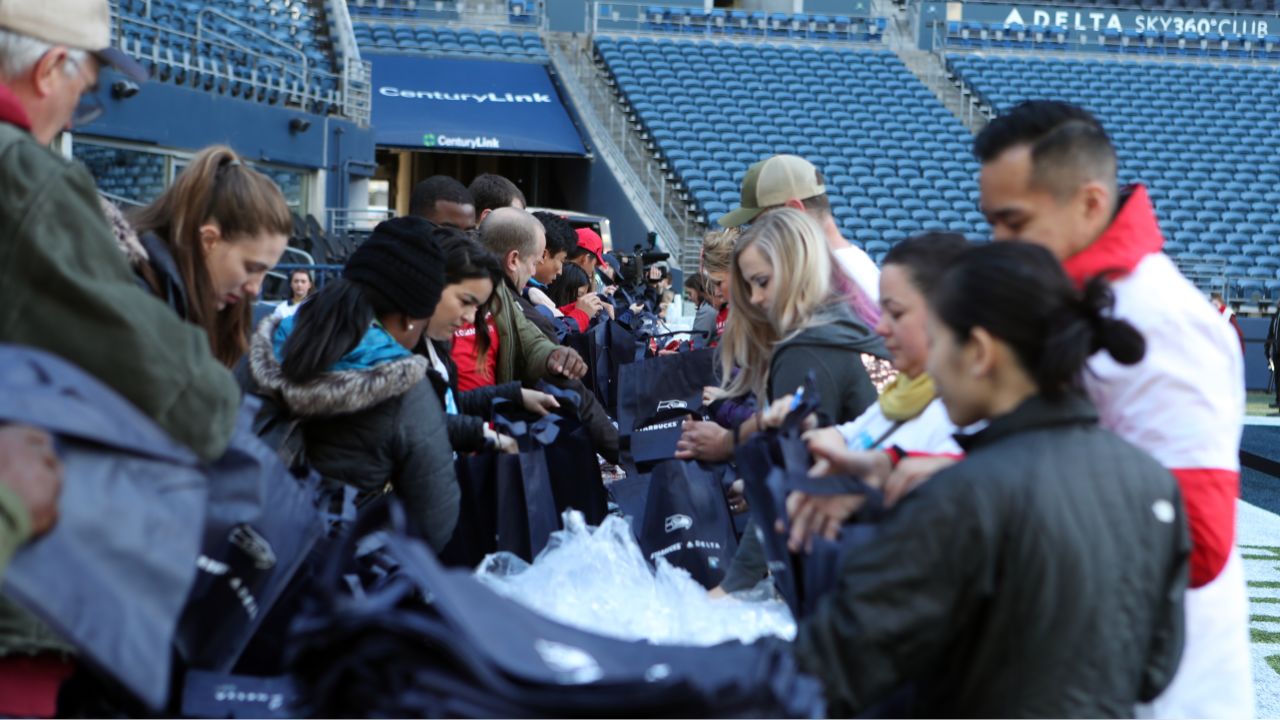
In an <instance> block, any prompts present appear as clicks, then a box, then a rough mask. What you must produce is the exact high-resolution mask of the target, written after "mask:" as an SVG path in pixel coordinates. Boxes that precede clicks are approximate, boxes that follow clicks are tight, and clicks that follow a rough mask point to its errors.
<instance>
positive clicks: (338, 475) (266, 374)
mask: <svg viewBox="0 0 1280 720" xmlns="http://www.w3.org/2000/svg"><path fill="white" fill-rule="evenodd" d="M279 323H280V320H279V319H277V318H268V319H267V320H264V321H263V322H262V324H261V325H260V326H259V327H258V330H257V331H256V332H255V333H254V336H253V341H252V342H251V343H250V346H249V367H250V369H251V371H252V373H253V379H254V381H255V382H256V383H257V385H258V388H259V390H260V391H261V392H263V393H266V394H269V395H271V396H273V397H275V398H278V399H279V400H280V401H282V402H283V404H284V406H285V408H286V409H287V410H288V412H289V413H290V414H291V415H292V416H293V417H296V418H298V419H300V420H301V428H302V436H303V443H304V445H305V446H306V453H307V461H308V462H309V463H310V464H311V465H312V467H314V468H315V469H316V471H317V472H319V473H320V474H321V475H322V476H324V477H325V478H327V479H330V480H335V481H338V482H343V483H346V484H348V485H352V486H354V487H355V488H356V489H358V490H360V491H361V493H362V494H368V495H374V494H379V493H382V492H385V491H386V490H387V489H390V490H392V491H394V492H395V494H396V497H398V498H399V499H400V501H401V502H403V503H404V507H405V512H406V514H407V515H408V517H409V521H410V523H411V524H412V527H413V528H414V530H415V531H417V532H418V533H419V534H420V535H422V537H424V538H426V540H427V542H429V543H430V544H431V547H432V548H434V549H435V550H437V551H439V550H441V549H443V548H444V546H445V544H446V543H448V542H449V538H450V537H452V536H453V528H454V526H455V525H456V524H457V522H458V506H459V503H460V498H461V491H460V490H459V489H458V479H457V476H456V475H455V474H454V469H453V448H452V447H450V445H449V438H448V435H447V434H446V430H445V416H444V408H443V407H441V405H440V399H439V397H438V396H437V395H436V391H435V388H433V387H432V385H431V382H430V381H429V380H428V379H427V367H428V366H429V365H430V361H429V360H427V359H426V358H424V357H422V356H419V355H410V356H408V357H403V358H400V359H398V360H393V361H391V362H387V363H384V364H381V365H377V366H375V367H373V368H370V369H366V370H342V371H336V372H326V373H323V374H321V375H320V376H319V377H317V378H316V379H314V380H311V381H310V382H307V383H304V384H297V383H294V382H292V381H290V380H289V379H288V378H286V377H285V376H284V374H283V373H282V372H281V370H280V362H279V360H277V359H276V356H275V352H274V350H273V349H272V344H271V338H272V336H273V335H274V333H275V329H276V326H277V325H279Z"/></svg>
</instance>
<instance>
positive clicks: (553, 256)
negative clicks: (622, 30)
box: [527, 211, 578, 309]
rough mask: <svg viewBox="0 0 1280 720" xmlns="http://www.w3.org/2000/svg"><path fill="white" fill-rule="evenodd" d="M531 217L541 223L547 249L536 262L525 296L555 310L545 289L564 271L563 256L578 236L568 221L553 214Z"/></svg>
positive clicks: (537, 214) (545, 213)
mask: <svg viewBox="0 0 1280 720" xmlns="http://www.w3.org/2000/svg"><path fill="white" fill-rule="evenodd" d="M533 216H534V217H535V218H537V219H538V222H540V223H542V229H543V230H545V231H546V233H547V248H546V250H544V251H543V253H542V260H541V261H539V262H538V267H537V269H536V270H534V273H533V277H532V278H531V279H530V280H529V288H528V293H527V295H528V296H529V299H530V300H532V301H533V302H534V303H535V304H538V305H543V306H544V307H548V308H551V309H555V304H554V303H552V302H551V299H550V298H548V297H547V294H546V288H547V286H548V285H550V284H551V283H552V282H554V281H555V279H556V278H558V277H560V271H561V270H563V269H564V259H565V256H566V255H568V253H569V248H571V247H573V246H574V244H576V243H577V241H578V236H577V235H576V234H574V232H573V226H572V225H570V224H569V221H568V220H565V219H564V218H562V217H560V216H559V215H556V214H555V213H549V212H546V211H542V212H536V213H534V214H533Z"/></svg>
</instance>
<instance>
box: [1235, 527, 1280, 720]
mask: <svg viewBox="0 0 1280 720" xmlns="http://www.w3.org/2000/svg"><path fill="white" fill-rule="evenodd" d="M1239 508H1240V509H1239V516H1238V525H1237V537H1238V542H1239V544H1240V552H1241V553H1242V554H1243V556H1244V573H1245V579H1246V581H1247V582H1248V585H1249V614H1250V617H1249V628H1250V633H1251V635H1252V642H1253V648H1252V649H1253V681H1254V690H1255V694H1256V695H1257V699H1258V708H1257V712H1258V717H1261V718H1280V516H1276V515H1274V514H1272V513H1270V512H1267V511H1266V510H1263V509H1261V508H1258V507H1254V506H1253V505H1250V504H1248V503H1244V502H1242V503H1240V506H1239Z"/></svg>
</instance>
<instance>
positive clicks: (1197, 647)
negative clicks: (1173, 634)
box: [1138, 547, 1254, 719]
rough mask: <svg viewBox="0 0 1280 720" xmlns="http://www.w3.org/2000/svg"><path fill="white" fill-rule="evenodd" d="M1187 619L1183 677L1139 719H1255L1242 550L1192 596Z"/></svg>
mask: <svg viewBox="0 0 1280 720" xmlns="http://www.w3.org/2000/svg"><path fill="white" fill-rule="evenodd" d="M1186 618H1187V633H1186V638H1187V641H1186V644H1185V645H1184V646H1183V649H1182V661H1181V662H1180V663H1178V672H1177V674H1175V675H1174V677H1173V682H1172V683H1170V684H1169V687H1168V688H1166V689H1165V691H1164V692H1163V693H1162V694H1161V695H1160V697H1158V698H1156V699H1155V701H1154V702H1152V703H1150V704H1143V705H1139V706H1138V717H1140V718H1232V719H1234V718H1252V717H1253V716H1254V696H1253V660H1252V657H1251V656H1250V653H1249V597H1248V595H1247V594H1246V592H1245V583H1244V562H1243V561H1242V560H1241V559H1240V550H1239V548H1236V547H1232V548H1231V555H1230V557H1228V558H1227V564H1226V566H1225V567H1224V568H1223V569H1222V572H1221V573H1219V574H1218V577H1216V578H1214V579H1213V581H1212V582H1210V583H1209V584H1208V585H1204V586H1201V587H1198V588H1196V589H1194V590H1188V591H1187V598H1186Z"/></svg>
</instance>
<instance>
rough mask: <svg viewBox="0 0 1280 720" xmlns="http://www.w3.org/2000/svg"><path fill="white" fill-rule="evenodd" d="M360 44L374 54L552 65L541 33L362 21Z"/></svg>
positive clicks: (358, 26) (357, 24) (358, 35)
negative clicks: (515, 60) (454, 56)
mask: <svg viewBox="0 0 1280 720" xmlns="http://www.w3.org/2000/svg"><path fill="white" fill-rule="evenodd" d="M354 27H355V36H356V42H358V43H359V44H360V47H361V49H363V50H368V51H370V52H409V53H421V54H424V55H462V56H478V57H492V58H501V59H504V60H513V59H525V60H536V61H539V62H548V61H549V60H548V57H547V49H546V48H545V47H544V46H543V44H542V39H541V38H540V37H539V36H538V33H536V32H532V31H527V30H525V31H517V30H510V29H507V30H494V29H485V30H473V29H470V28H459V27H454V26H443V25H429V24H422V23H385V22H368V21H362V20H358V21H356V22H355V23H354Z"/></svg>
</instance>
